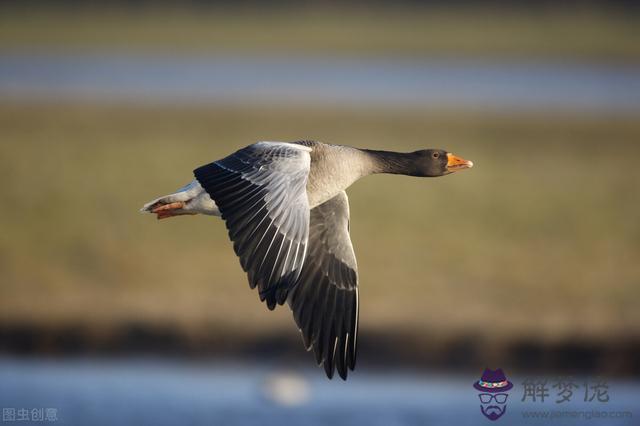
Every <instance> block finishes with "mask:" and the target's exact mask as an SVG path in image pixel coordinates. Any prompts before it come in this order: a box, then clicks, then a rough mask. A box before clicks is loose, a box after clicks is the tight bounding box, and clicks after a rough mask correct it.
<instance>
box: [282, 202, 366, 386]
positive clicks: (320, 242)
mask: <svg viewBox="0 0 640 426" xmlns="http://www.w3.org/2000/svg"><path fill="white" fill-rule="evenodd" d="M288 303H289V306H290V307H291V310H292V311H293V316H294V318H295V320H296V323H297V324H298V327H299V328H300V331H301V332H302V337H303V339H304V344H305V346H306V348H307V350H310V349H311V348H313V350H314V352H315V356H316V361H317V362H318V365H319V364H322V363H324V369H325V372H326V373H327V376H329V378H331V377H333V373H334V370H335V369H336V368H337V370H338V373H339V374H340V377H342V378H343V379H346V378H347V368H349V369H351V370H353V369H354V367H355V363H356V344H357V333H358V273H357V265H356V257H355V253H354V252H353V246H352V245H351V239H350V238H349V199H348V198H347V194H346V193H345V192H344V191H343V192H341V193H339V194H338V195H336V196H335V197H333V198H332V199H330V200H329V201H327V202H325V203H323V204H321V205H319V206H317V207H315V208H314V209H313V210H311V219H310V225H309V246H308V251H307V259H306V261H305V263H304V265H303V267H302V272H301V273H300V278H299V280H298V282H297V283H296V286H295V287H294V288H293V290H291V291H290V292H289V299H288Z"/></svg>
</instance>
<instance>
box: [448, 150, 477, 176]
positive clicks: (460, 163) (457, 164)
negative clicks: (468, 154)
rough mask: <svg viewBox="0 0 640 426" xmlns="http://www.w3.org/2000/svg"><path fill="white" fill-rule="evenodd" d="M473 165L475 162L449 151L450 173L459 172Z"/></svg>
mask: <svg viewBox="0 0 640 426" xmlns="http://www.w3.org/2000/svg"><path fill="white" fill-rule="evenodd" d="M472 167H473V162H472V161H468V160H465V159H462V158H460V157H456V156H455V155H453V154H451V153H447V171H448V172H449V173H453V172H457V171H458V170H464V169H470V168H472Z"/></svg>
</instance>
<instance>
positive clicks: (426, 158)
mask: <svg viewBox="0 0 640 426" xmlns="http://www.w3.org/2000/svg"><path fill="white" fill-rule="evenodd" d="M412 154H413V156H414V159H415V163H414V165H415V169H416V170H415V171H416V173H415V175H416V176H424V177H436V176H444V175H448V174H450V173H454V172H457V171H460V170H464V169H470V168H471V167H473V162H471V161H468V160H465V159H463V158H461V157H458V156H456V155H454V154H452V153H450V152H447V151H445V150H443V149H423V150H420V151H415V152H414V153H412Z"/></svg>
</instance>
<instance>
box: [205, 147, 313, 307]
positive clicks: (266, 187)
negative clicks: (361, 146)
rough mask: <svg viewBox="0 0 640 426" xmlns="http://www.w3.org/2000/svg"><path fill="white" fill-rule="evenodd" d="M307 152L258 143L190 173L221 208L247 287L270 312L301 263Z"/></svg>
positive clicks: (306, 227) (306, 230)
mask: <svg viewBox="0 0 640 426" xmlns="http://www.w3.org/2000/svg"><path fill="white" fill-rule="evenodd" d="M310 151H311V149H310V148H308V147H305V146H302V145H294V144H290V143H284V142H258V143H256V144H253V145H250V146H248V147H246V148H243V149H241V150H239V151H237V152H235V153H233V154H231V155H230V156H228V157H225V158H223V159H222V160H219V161H215V162H213V163H211V164H207V165H205V166H202V167H200V168H198V169H196V170H194V174H195V177H196V179H197V180H198V182H200V184H201V185H202V187H203V188H204V189H205V190H206V191H207V193H208V194H209V195H210V196H211V198H212V199H213V200H214V201H215V203H216V205H217V206H218V208H219V209H220V212H221V214H222V218H223V219H224V220H225V223H226V226H227V229H228V230H229V237H230V238H231V240H232V241H233V248H234V250H235V252H236V254H237V255H238V257H239V258H240V264H241V265H242V268H243V269H244V270H245V272H247V274H248V277H249V285H250V286H251V288H255V287H258V290H259V292H260V300H262V301H266V303H267V306H268V307H269V309H273V308H275V306H276V303H278V304H283V303H284V301H285V300H286V299H287V292H288V290H289V288H290V287H291V286H292V285H293V284H294V283H295V282H296V280H297V279H298V277H299V275H300V273H301V270H302V265H303V263H304V260H305V254H306V247H307V239H308V235H309V202H308V199H307V192H306V186H307V177H308V175H309V166H310V163H311V159H310V156H309V152H310Z"/></svg>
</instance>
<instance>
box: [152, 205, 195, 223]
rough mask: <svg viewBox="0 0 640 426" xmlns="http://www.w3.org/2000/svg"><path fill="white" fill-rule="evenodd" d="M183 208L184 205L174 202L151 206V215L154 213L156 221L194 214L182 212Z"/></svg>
mask: <svg viewBox="0 0 640 426" xmlns="http://www.w3.org/2000/svg"><path fill="white" fill-rule="evenodd" d="M184 208H185V203H184V202H182V201H176V202H173V203H168V204H160V203H158V205H157V206H151V213H155V214H156V215H158V217H157V219H158V220H160V219H166V218H168V217H173V216H180V215H185V214H195V213H193V212H188V211H184V210H183V209H184Z"/></svg>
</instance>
